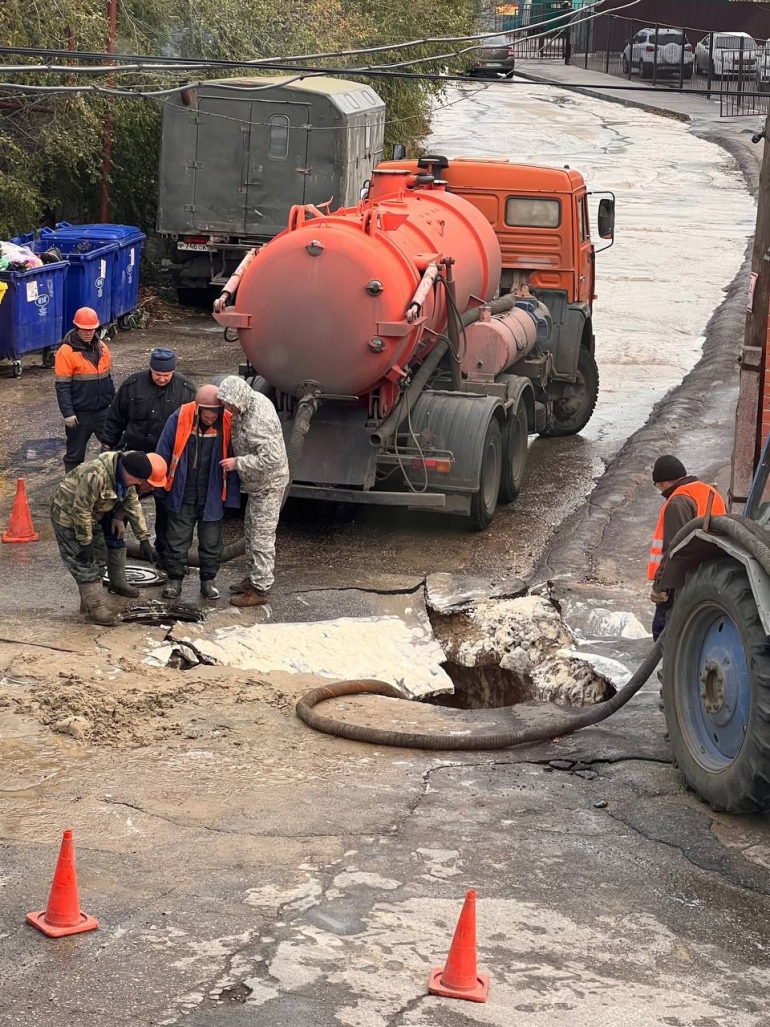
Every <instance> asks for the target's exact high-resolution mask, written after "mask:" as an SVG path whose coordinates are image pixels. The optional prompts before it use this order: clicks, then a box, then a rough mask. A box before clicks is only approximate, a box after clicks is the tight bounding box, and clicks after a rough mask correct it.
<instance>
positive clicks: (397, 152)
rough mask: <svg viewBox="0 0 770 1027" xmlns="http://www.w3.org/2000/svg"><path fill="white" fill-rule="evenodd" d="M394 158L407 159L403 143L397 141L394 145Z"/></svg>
mask: <svg viewBox="0 0 770 1027" xmlns="http://www.w3.org/2000/svg"><path fill="white" fill-rule="evenodd" d="M391 159H392V160H406V147H405V146H404V144H403V143H396V144H395V146H394V147H393V156H392V158H391Z"/></svg>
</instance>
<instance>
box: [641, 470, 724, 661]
mask: <svg viewBox="0 0 770 1027" xmlns="http://www.w3.org/2000/svg"><path fill="white" fill-rule="evenodd" d="M652 481H653V484H654V485H655V488H656V489H657V490H658V491H659V492H660V494H661V495H662V496H663V498H664V499H665V500H666V502H665V503H664V504H663V509H662V510H661V511H660V516H659V517H658V524H657V526H656V528H655V536H654V538H653V540H652V547H651V548H650V562H649V564H648V566H647V577H648V578H649V580H650V581H651V582H652V592H651V593H650V599H651V600H652V602H653V603H655V616H654V618H653V621H652V637H653V638H654V639H655V641H657V640H658V638H659V637H660V635H661V634H662V632H663V629H664V627H665V626H666V617H667V616H668V611H669V610H670V609H671V607H672V606H673V605H674V593H675V591H676V589H677V588H681V587H682V585H683V584H684V573H685V572H684V568H682V567H681V566H680V565H679V564H677V562H676V560H673V561H671V560H669V548H670V546H671V543H672V541H673V539H674V537H675V535H676V534H677V533H678V531H679V530H680V528H683V527H684V525H685V524H687V523H688V521H691V520H693V519H694V518H695V517H703V516H704V514H705V513H706V506H707V505H708V501H709V496H711V495H713V496H714V501H713V504H712V507H711V512H712V513H713V514H715V515H717V516H719V515H721V514H725V513H727V509H726V507H725V504H724V501H723V499H722V497H721V496H720V495H719V493H718V492H717V491H716V489H714V488H712V487H711V485H706V484H705V483H704V482H702V481H699V479H698V478H696V477H694V476H693V475H691V474H689V475H688V473H687V471H686V470H685V466H684V464H683V463H682V461H681V460H677V458H676V457H675V456H659V457H658V459H657V460H656V461H655V466H654V467H653V469H652Z"/></svg>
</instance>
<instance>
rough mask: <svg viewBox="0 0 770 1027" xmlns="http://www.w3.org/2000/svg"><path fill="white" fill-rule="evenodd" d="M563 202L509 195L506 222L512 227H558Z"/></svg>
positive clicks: (506, 206) (506, 205) (506, 204)
mask: <svg viewBox="0 0 770 1027" xmlns="http://www.w3.org/2000/svg"><path fill="white" fill-rule="evenodd" d="M560 222H561V203H559V201H558V200H540V199H534V198H532V197H530V196H509V197H508V199H507V200H506V201H505V223H506V225H510V226H511V227H512V228H558V227H559V224H560Z"/></svg>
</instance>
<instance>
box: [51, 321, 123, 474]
mask: <svg viewBox="0 0 770 1027" xmlns="http://www.w3.org/2000/svg"><path fill="white" fill-rule="evenodd" d="M72 320H73V322H74V325H75V327H74V328H73V329H72V331H70V332H67V334H66V335H65V336H64V338H63V339H62V342H61V345H60V346H59V348H58V350H57V351H56V359H55V362H54V373H55V380H56V399H57V401H58V403H59V410H61V415H62V417H63V418H64V431H65V434H66V437H67V451H66V453H65V454H64V473H65V474H68V473H69V472H70V471H71V470H72V469H73V468H74V467H77V466H78V464H82V463H83V461H84V460H85V458H86V448H87V447H88V442H89V440H90V438H91V436H92V435H96V437H97V439H99V441H100V442H101V439H102V432H103V430H104V424H105V421H106V420H107V410H108V408H109V406H110V403H111V402H112V400H113V397H114V395H115V385H114V384H113V381H112V372H111V366H112V361H111V357H110V351H109V348H108V346H107V344H106V343H105V342H103V341H102V340H101V339H100V338H99V335H98V330H99V317H98V315H97V313H96V311H95V310H92V309H91V308H90V307H81V308H80V310H78V311H76V312H75V316H74V318H73V319H72Z"/></svg>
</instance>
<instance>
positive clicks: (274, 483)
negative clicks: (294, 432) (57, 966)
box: [219, 375, 289, 606]
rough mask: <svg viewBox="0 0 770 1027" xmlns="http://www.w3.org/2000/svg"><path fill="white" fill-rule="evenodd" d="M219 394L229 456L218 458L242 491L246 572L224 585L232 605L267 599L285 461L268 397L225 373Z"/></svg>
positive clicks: (286, 470) (286, 481)
mask: <svg viewBox="0 0 770 1027" xmlns="http://www.w3.org/2000/svg"><path fill="white" fill-rule="evenodd" d="M219 398H220V400H222V402H223V403H224V405H225V409H226V410H227V411H228V412H229V413H230V414H232V419H233V420H232V428H233V451H234V453H235V456H234V457H230V458H229V459H227V460H223V461H222V466H223V467H224V468H225V469H226V470H228V471H237V472H238V474H239V476H240V479H241V488H242V489H243V491H244V492H245V493H246V494H247V496H248V502H247V504H246V516H245V518H244V524H243V528H244V540H245V543H246V555H247V557H248V560H249V575H248V577H246V578H244V579H243V581H240V582H238V583H237V584H235V585H231V586H230V591H231V592H232V593H233V596H232V598H231V600H230V602H231V604H232V605H233V606H262V605H263V604H264V603H267V602H268V600H269V596H270V589H271V588H272V586H273V581H274V570H275V532H276V528H277V527H278V518H279V516H280V513H281V507H282V505H283V497H284V493H285V491H286V487H287V486H288V484H289V461H288V458H287V456H286V446H285V445H284V441H283V431H282V429H281V422H280V421H279V420H278V414H277V413H276V412H275V407H274V406H273V404H272V403H271V402H270V400H269V399H268V398H267V397H266V396H263V395H262V394H261V393H259V392H255V391H254V390H253V389H252V388H251V386H250V385H249V384H248V383H247V382H245V381H244V380H243V379H242V378H237V377H236V376H235V375H230V376H228V377H227V378H225V379H224V381H223V382H222V384H221V385H220V386H219Z"/></svg>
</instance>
